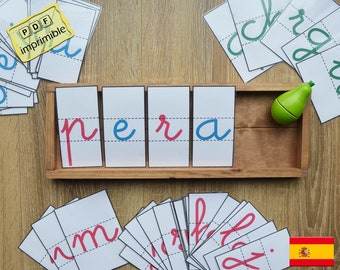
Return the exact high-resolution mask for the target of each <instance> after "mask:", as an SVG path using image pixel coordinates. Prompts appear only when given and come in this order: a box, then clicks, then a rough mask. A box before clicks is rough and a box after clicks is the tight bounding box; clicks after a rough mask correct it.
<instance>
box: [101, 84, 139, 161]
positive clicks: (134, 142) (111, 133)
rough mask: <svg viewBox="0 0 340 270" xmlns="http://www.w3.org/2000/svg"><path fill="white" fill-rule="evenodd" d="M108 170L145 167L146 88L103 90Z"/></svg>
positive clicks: (106, 88) (110, 88)
mask: <svg viewBox="0 0 340 270" xmlns="http://www.w3.org/2000/svg"><path fill="white" fill-rule="evenodd" d="M103 114H104V144H105V164H106V167H145V127H144V121H145V117H144V115H145V111H144V87H103Z"/></svg>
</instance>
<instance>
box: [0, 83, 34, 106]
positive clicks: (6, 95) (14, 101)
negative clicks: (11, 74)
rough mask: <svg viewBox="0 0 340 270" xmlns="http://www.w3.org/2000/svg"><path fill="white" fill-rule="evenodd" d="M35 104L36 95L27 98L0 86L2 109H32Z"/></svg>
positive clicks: (0, 104)
mask: <svg viewBox="0 0 340 270" xmlns="http://www.w3.org/2000/svg"><path fill="white" fill-rule="evenodd" d="M34 104H35V100H34V95H33V94H31V95H30V96H25V95H22V94H19V93H18V92H15V91H13V90H11V89H8V88H6V87H3V86H0V109H1V108H14V107H16V108H31V107H33V106H34Z"/></svg>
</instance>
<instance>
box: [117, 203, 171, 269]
mask: <svg viewBox="0 0 340 270" xmlns="http://www.w3.org/2000/svg"><path fill="white" fill-rule="evenodd" d="M155 205H156V203H155V202H153V201H152V202H151V203H150V204H148V205H147V206H146V207H145V208H144V209H142V210H141V211H140V212H139V213H138V214H137V216H139V215H141V214H143V213H145V212H146V211H149V210H150V209H152V207H154V206H155ZM137 216H136V217H134V218H133V219H131V220H130V221H129V223H128V224H126V225H125V228H124V230H123V232H122V233H121V234H120V236H119V239H120V240H121V241H122V242H123V243H124V244H125V245H126V246H128V247H129V248H131V249H132V250H133V251H135V252H136V253H138V254H139V256H140V257H142V258H143V259H144V260H146V261H147V262H148V263H149V265H152V266H154V267H155V268H156V269H165V266H164V264H162V266H163V267H161V265H159V264H158V263H157V261H156V260H155V256H156V252H155V249H154V247H153V246H152V245H150V241H149V239H148V237H147V236H146V234H145V232H144V230H143V228H142V227H141V226H140V224H139V222H138V220H137ZM124 259H126V260H127V261H128V262H130V263H131V264H133V265H139V264H140V263H141V261H140V260H139V259H138V258H136V257H135V253H133V252H125V256H124Z"/></svg>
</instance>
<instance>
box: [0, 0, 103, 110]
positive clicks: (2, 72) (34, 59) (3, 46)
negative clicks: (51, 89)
mask: <svg viewBox="0 0 340 270" xmlns="http://www.w3.org/2000/svg"><path fill="white" fill-rule="evenodd" d="M100 13H101V7H100V6H98V5H95V4H92V3H89V2H87V1H83V0H34V1H33V0H0V115H8V114H25V113H27V111H28V108H31V107H33V106H34V105H35V104H36V103H37V102H38V99H37V89H38V86H39V82H40V79H45V80H50V81H54V82H65V83H66V82H69V83H76V82H77V81H78V77H79V73H80V69H81V66H82V62H83V59H84V56H85V52H86V49H87V47H88V45H89V42H90V40H91V37H92V35H93V32H94V30H95V27H96V23H97V21H98V19H99V15H100Z"/></svg>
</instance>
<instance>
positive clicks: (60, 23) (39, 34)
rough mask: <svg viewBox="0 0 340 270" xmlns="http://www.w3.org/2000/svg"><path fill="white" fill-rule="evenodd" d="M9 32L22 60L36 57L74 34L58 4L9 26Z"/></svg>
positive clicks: (25, 60)
mask: <svg viewBox="0 0 340 270" xmlns="http://www.w3.org/2000/svg"><path fill="white" fill-rule="evenodd" d="M7 33H8V35H9V37H10V38H11V41H12V44H13V47H14V50H15V52H16V53H17V55H18V57H19V58H20V60H21V61H22V62H27V61H30V60H32V59H34V58H36V57H38V56H39V55H41V54H43V53H45V52H47V51H49V50H51V49H52V48H54V47H56V46H58V45H59V44H60V43H62V42H64V41H65V40H67V39H69V38H71V37H73V36H74V33H73V30H72V29H71V27H70V26H69V24H68V21H67V19H66V18H65V17H64V15H63V14H62V12H61V10H60V8H59V7H58V5H57V4H52V5H50V6H48V7H46V8H45V9H43V10H42V11H40V12H39V13H37V14H34V15H32V16H30V17H28V18H26V19H24V20H22V21H21V22H19V23H17V24H15V25H13V26H11V27H9V28H8V29H7Z"/></svg>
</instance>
